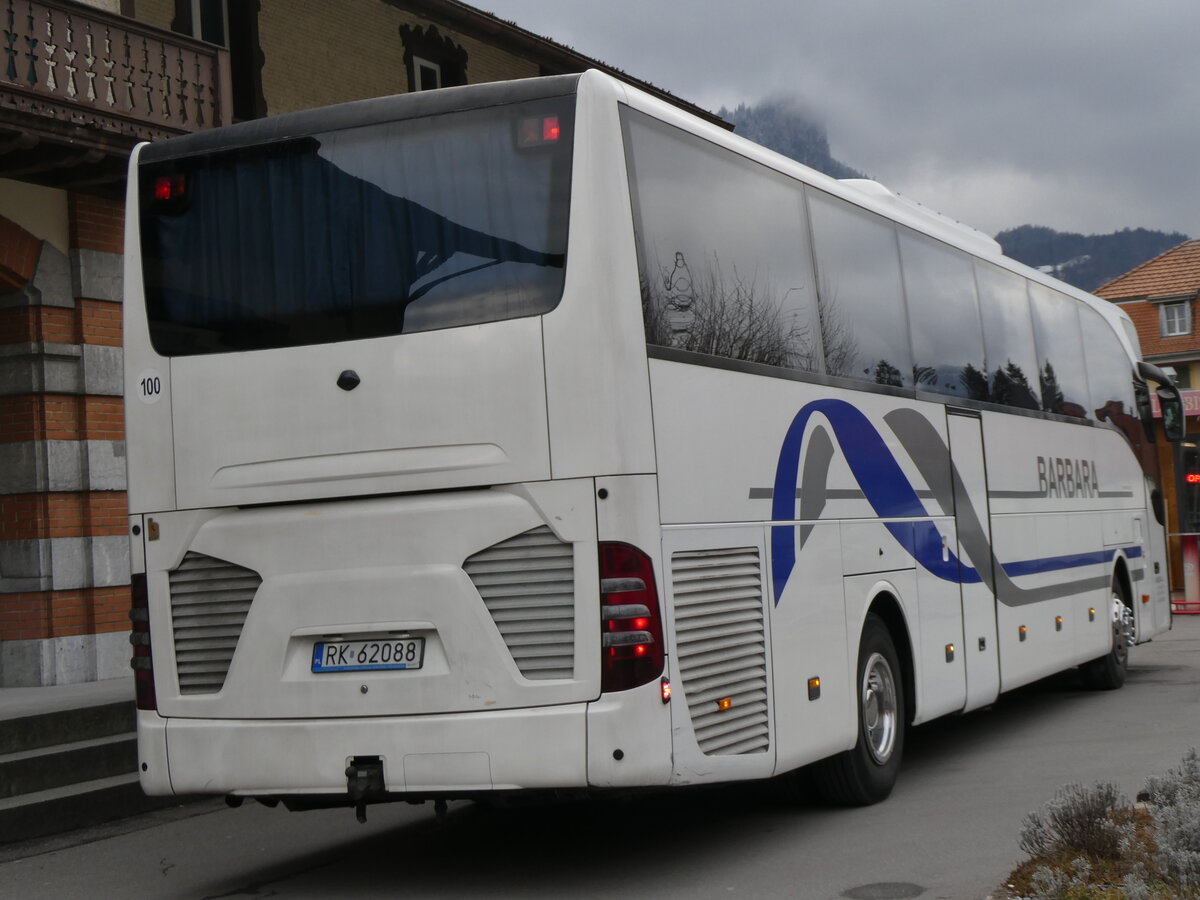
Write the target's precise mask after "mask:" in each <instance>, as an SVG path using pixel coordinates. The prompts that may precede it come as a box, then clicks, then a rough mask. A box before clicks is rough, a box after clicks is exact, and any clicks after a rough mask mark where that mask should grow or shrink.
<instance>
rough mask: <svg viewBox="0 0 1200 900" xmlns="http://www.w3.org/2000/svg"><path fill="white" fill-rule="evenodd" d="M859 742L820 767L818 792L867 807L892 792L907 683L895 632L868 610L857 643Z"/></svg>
mask: <svg viewBox="0 0 1200 900" xmlns="http://www.w3.org/2000/svg"><path fill="white" fill-rule="evenodd" d="M857 671H858V678H857V680H856V682H855V683H856V685H857V687H858V740H857V742H856V743H855V745H854V748H853V749H851V750H847V751H845V752H843V753H839V754H838V755H837V756H832V757H830V758H829V759H827V760H825V761H824V762H822V763H820V764H819V765H818V767H817V770H816V772H815V773H814V774H815V775H816V778H815V783H816V787H817V790H818V791H819V792H820V793H821V795H822V796H823V797H824V798H825V799H826V800H829V801H831V802H834V803H839V804H844V805H850V806H866V805H867V804H870V803H877V802H879V801H880V800H883V799H884V798H886V797H887V796H888V794H890V793H891V792H892V787H893V786H894V785H895V783H896V773H897V771H898V770H899V768H900V758H901V756H902V755H903V751H904V726H905V709H904V684H903V682H902V681H901V678H902V670H901V668H900V661H899V657H898V656H897V654H896V647H895V644H894V642H893V641H892V636H891V633H890V632H889V631H888V629H887V626H886V625H885V624H884V622H883V619H881V618H880V617H879V616H877V615H875V614H874V613H868V614H867V619H866V622H865V623H864V624H863V631H862V639H861V640H860V641H859V645H858V670H857Z"/></svg>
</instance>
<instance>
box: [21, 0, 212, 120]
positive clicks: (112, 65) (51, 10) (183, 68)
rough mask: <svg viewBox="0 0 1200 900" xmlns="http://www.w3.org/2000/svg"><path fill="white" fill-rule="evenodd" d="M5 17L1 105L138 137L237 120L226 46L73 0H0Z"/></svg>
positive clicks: (41, 116) (47, 117) (42, 117)
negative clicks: (233, 115)
mask: <svg viewBox="0 0 1200 900" xmlns="http://www.w3.org/2000/svg"><path fill="white" fill-rule="evenodd" d="M0 24H2V25H3V28H2V29H0V111H4V110H8V111H10V112H12V113H18V114H19V113H26V114H29V115H30V116H31V117H36V118H34V119H31V121H36V120H37V119H41V120H43V121H44V122H45V124H46V125H47V126H49V125H50V124H51V123H50V122H49V121H46V120H54V121H56V122H57V123H59V124H60V125H62V124H69V125H73V126H85V127H87V128H88V129H90V130H99V131H101V132H107V133H108V134H109V135H111V136H116V135H120V136H122V137H125V138H132V139H135V140H146V139H150V140H153V139H158V138H163V137H169V136H171V135H175V134H182V133H184V132H189V131H198V130H200V129H203V128H212V127H214V126H217V125H226V124H229V122H230V121H231V115H232V102H231V100H230V85H229V57H228V53H227V52H226V51H225V50H223V49H221V48H219V47H215V46H213V45H211V44H206V43H204V42H202V41H197V40H193V39H191V38H188V37H184V36H183V35H177V34H174V33H172V32H166V31H160V30H158V29H155V28H150V27H148V26H144V25H141V24H139V23H137V22H135V21H133V20H132V19H126V18H123V17H121V16H115V15H110V14H108V13H105V12H104V11H102V10H98V9H94V8H92V7H90V6H83V5H80V4H77V3H72V2H69V0H56V2H55V0H46V2H32V0H0ZM5 118H6V119H7V120H8V121H9V122H10V123H11V122H12V119H11V117H10V116H5Z"/></svg>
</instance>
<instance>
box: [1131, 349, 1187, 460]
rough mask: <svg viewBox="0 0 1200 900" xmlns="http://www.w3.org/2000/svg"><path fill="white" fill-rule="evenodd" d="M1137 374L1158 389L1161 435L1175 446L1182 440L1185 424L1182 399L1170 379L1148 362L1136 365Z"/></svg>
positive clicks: (1156, 391)
mask: <svg viewBox="0 0 1200 900" xmlns="http://www.w3.org/2000/svg"><path fill="white" fill-rule="evenodd" d="M1138 374H1139V375H1141V376H1142V378H1144V379H1146V380H1147V381H1153V382H1155V383H1156V384H1157V385H1158V387H1157V388H1156V390H1155V393H1157V394H1158V406H1159V409H1161V410H1162V422H1163V433H1164V434H1165V435H1166V436H1167V440H1168V441H1170V442H1171V443H1173V444H1177V443H1179V442H1180V441H1182V440H1183V435H1184V429H1185V427H1186V426H1185V423H1184V417H1183V415H1184V414H1183V397H1182V396H1181V395H1180V393H1179V388H1177V387H1176V386H1175V382H1173V381H1172V380H1171V377H1170V376H1169V375H1168V374H1167V373H1166V372H1164V371H1163V370H1162V369H1160V368H1159V367H1158V366H1153V365H1151V364H1150V363H1148V362H1140V363H1138Z"/></svg>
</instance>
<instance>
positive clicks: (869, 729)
mask: <svg viewBox="0 0 1200 900" xmlns="http://www.w3.org/2000/svg"><path fill="white" fill-rule="evenodd" d="M896 719H897V704H896V679H895V677H894V676H893V675H892V667H891V665H890V664H889V663H888V661H887V658H886V657H885V656H883V654H881V653H872V654H871V658H870V659H868V660H867V665H866V666H865V667H864V669H863V680H862V728H863V737H864V738H866V743H867V749H868V750H869V751H870V753H871V758H872V759H873V760H875V762H876V763H877V764H878V765H881V766H882V765H883V764H884V763H886V762H887V761H888V759H890V758H891V755H892V751H893V750H894V749H896Z"/></svg>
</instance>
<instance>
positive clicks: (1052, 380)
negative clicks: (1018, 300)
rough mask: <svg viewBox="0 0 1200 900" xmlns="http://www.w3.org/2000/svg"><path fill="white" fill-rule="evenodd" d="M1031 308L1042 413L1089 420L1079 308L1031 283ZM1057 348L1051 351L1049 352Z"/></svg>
mask: <svg viewBox="0 0 1200 900" xmlns="http://www.w3.org/2000/svg"><path fill="white" fill-rule="evenodd" d="M1029 305H1030V308H1031V309H1032V311H1033V332H1034V337H1035V339H1036V340H1037V346H1038V384H1039V387H1040V388H1041V392H1042V409H1044V410H1045V411H1046V412H1052V413H1058V414H1060V415H1064V416H1074V417H1076V418H1080V419H1086V418H1088V417H1089V415H1090V413H1089V409H1090V407H1089V403H1090V401H1089V399H1088V386H1087V370H1086V368H1085V367H1084V364H1083V342H1082V340H1081V339H1080V334H1079V313H1078V310H1077V306H1078V305H1079V304H1077V303H1075V302H1074V301H1072V300H1070V299H1068V298H1067V297H1065V296H1063V295H1062V294H1060V293H1058V291H1055V290H1052V289H1051V288H1048V287H1046V286H1045V285H1041V284H1038V283H1037V282H1033V281H1031V282H1029ZM1051 347H1052V348H1053V350H1052V351H1051V350H1048V349H1047V348H1051Z"/></svg>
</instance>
